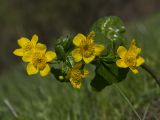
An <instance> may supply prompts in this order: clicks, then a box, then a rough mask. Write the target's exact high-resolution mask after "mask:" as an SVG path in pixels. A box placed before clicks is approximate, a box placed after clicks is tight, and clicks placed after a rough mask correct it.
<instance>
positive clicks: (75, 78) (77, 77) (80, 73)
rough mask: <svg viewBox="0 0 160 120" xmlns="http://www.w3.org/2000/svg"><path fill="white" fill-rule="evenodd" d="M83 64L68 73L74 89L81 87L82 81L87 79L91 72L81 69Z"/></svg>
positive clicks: (77, 65)
mask: <svg viewBox="0 0 160 120" xmlns="http://www.w3.org/2000/svg"><path fill="white" fill-rule="evenodd" d="M81 66H82V64H76V65H75V66H73V68H71V69H70V70H69V71H68V73H67V79H69V80H70V82H71V84H72V86H73V87H74V88H78V89H79V88H80V87H81V81H82V79H83V78H86V77H87V75H88V74H89V72H88V71H87V70H85V69H81Z"/></svg>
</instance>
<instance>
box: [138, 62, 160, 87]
mask: <svg viewBox="0 0 160 120" xmlns="http://www.w3.org/2000/svg"><path fill="white" fill-rule="evenodd" d="M141 67H142V68H143V69H144V70H146V71H147V72H148V73H149V74H150V75H151V76H152V77H153V78H154V79H155V81H156V82H157V84H158V85H159V87H160V78H159V77H158V76H157V75H156V72H155V71H154V70H153V69H152V68H151V67H149V66H148V65H146V64H143V65H142V66H141Z"/></svg>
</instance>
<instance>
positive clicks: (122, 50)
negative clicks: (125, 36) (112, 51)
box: [117, 46, 127, 58]
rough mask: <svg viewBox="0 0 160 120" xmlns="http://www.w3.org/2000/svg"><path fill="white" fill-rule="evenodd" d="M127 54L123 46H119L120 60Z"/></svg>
mask: <svg viewBox="0 0 160 120" xmlns="http://www.w3.org/2000/svg"><path fill="white" fill-rule="evenodd" d="M126 53H127V49H126V48H125V47H123V46H119V47H118V49H117V54H118V56H119V57H120V58H124V56H125V54H126Z"/></svg>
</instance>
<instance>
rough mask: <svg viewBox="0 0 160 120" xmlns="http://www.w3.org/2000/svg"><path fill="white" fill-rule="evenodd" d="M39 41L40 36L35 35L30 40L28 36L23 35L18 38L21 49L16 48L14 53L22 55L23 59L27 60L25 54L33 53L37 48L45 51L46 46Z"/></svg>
mask: <svg viewBox="0 0 160 120" xmlns="http://www.w3.org/2000/svg"><path fill="white" fill-rule="evenodd" d="M37 42H38V36H37V35H33V37H32V39H31V40H29V39H28V38H25V37H22V38H20V39H19V40H18V45H19V46H20V47H21V48H19V49H16V50H14V52H13V53H14V54H15V55H17V56H22V59H23V61H25V62H26V60H25V56H26V55H28V54H31V53H32V52H34V51H35V49H37V50H40V51H45V50H46V46H45V45H44V44H41V43H37Z"/></svg>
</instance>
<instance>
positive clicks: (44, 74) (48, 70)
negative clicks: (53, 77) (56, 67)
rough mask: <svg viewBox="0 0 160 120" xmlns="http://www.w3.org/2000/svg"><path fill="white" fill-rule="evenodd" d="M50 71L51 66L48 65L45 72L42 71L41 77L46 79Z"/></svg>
mask: <svg viewBox="0 0 160 120" xmlns="http://www.w3.org/2000/svg"><path fill="white" fill-rule="evenodd" d="M50 71H51V68H50V66H49V65H48V64H47V65H46V67H45V68H44V69H43V70H41V71H40V75H41V76H42V77H45V76H47V75H48V74H49V73H50Z"/></svg>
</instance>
